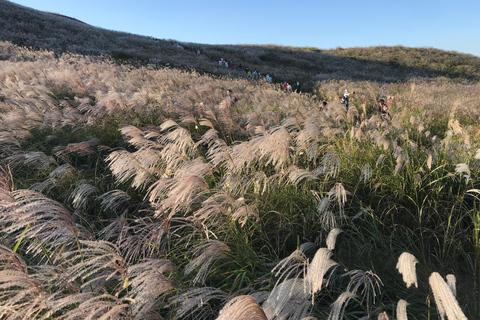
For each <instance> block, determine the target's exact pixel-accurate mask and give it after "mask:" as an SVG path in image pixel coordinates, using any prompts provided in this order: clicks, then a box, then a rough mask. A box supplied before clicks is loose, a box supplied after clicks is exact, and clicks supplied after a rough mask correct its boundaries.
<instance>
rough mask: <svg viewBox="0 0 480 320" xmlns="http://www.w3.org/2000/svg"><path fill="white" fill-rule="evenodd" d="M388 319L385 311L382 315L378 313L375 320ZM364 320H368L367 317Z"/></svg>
mask: <svg viewBox="0 0 480 320" xmlns="http://www.w3.org/2000/svg"><path fill="white" fill-rule="evenodd" d="M389 319H390V318H389V317H388V315H387V313H386V312H385V311H383V312H382V313H380V314H379V315H378V317H377V320H389ZM359 320H360V319H359ZM365 320H368V317H367V318H366V319H365Z"/></svg>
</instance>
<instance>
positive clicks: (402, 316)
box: [397, 299, 408, 320]
mask: <svg viewBox="0 0 480 320" xmlns="http://www.w3.org/2000/svg"><path fill="white" fill-rule="evenodd" d="M407 306H408V303H407V301H405V300H403V299H401V300H399V301H398V303H397V320H408V317H407Z"/></svg>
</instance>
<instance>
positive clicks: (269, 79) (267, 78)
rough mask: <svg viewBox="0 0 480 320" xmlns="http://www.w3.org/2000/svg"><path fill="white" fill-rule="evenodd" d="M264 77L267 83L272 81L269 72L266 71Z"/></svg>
mask: <svg viewBox="0 0 480 320" xmlns="http://www.w3.org/2000/svg"><path fill="white" fill-rule="evenodd" d="M265 79H266V80H267V82H268V83H272V77H270V74H269V73H267V75H266V76H265Z"/></svg>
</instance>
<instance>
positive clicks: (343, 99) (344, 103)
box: [338, 96, 348, 113]
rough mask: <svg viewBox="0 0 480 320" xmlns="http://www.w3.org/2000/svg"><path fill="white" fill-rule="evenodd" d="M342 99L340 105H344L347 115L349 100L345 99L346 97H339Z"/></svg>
mask: <svg viewBox="0 0 480 320" xmlns="http://www.w3.org/2000/svg"><path fill="white" fill-rule="evenodd" d="M338 98H339V99H340V104H341V105H342V107H343V109H344V111H345V113H347V112H348V103H347V100H346V99H345V96H340V97H338Z"/></svg>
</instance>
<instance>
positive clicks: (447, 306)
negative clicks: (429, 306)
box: [428, 272, 467, 320]
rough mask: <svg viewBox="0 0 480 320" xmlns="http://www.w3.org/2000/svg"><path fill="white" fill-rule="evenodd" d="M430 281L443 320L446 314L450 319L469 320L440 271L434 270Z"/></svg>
mask: <svg viewBox="0 0 480 320" xmlns="http://www.w3.org/2000/svg"><path fill="white" fill-rule="evenodd" d="M428 282H429V283H430V287H431V288H432V292H433V297H434V298H435V303H436V305H437V309H438V312H439V314H440V318H441V319H442V320H443V319H445V316H447V319H449V320H467V317H466V316H465V314H464V313H463V311H462V309H460V306H459V304H458V302H457V300H456V299H455V297H454V295H453V292H452V290H451V289H450V287H449V286H448V285H447V284H446V283H445V281H444V280H443V278H442V276H440V274H439V273H437V272H433V273H432V274H431V275H430V278H429V279H428Z"/></svg>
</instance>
